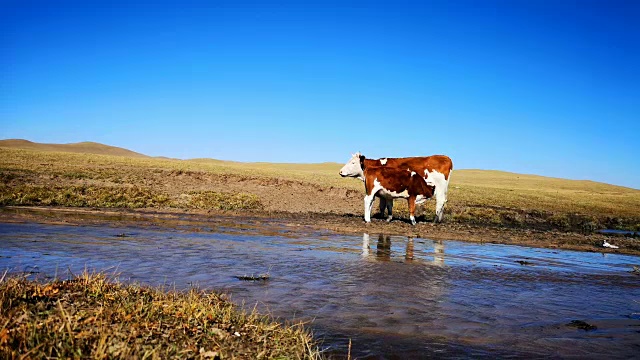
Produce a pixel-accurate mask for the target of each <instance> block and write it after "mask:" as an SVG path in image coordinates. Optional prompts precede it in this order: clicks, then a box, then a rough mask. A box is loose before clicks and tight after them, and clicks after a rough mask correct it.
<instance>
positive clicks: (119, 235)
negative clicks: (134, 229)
mask: <svg viewBox="0 0 640 360" xmlns="http://www.w3.org/2000/svg"><path fill="white" fill-rule="evenodd" d="M127 236H128V235H127V234H125V233H120V234H116V237H127Z"/></svg>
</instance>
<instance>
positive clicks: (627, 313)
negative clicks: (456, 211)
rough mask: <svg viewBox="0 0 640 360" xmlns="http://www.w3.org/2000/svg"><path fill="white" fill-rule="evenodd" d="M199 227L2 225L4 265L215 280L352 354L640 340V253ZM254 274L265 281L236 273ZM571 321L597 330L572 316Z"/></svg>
mask: <svg viewBox="0 0 640 360" xmlns="http://www.w3.org/2000/svg"><path fill="white" fill-rule="evenodd" d="M198 229H199V230H198V231H194V229H193V228H192V227H190V226H189V224H188V223H185V224H184V225H182V226H181V227H180V228H179V229H175V228H174V229H162V228H153V229H149V228H147V229H142V228H136V227H125V228H114V227H92V226H81V227H73V226H61V225H38V224H0V250H1V255H0V266H1V267H2V268H8V269H10V270H12V271H25V270H28V269H34V268H37V269H38V270H39V271H42V272H43V273H48V274H53V273H56V272H57V273H58V274H62V273H64V272H65V271H66V269H71V271H73V272H74V273H78V272H81V271H82V270H83V269H84V268H85V267H86V268H89V269H96V270H104V269H112V270H113V271H114V272H115V271H117V272H118V273H120V277H121V278H122V279H131V280H134V281H138V282H142V283H147V284H152V285H159V284H174V285H175V286H176V287H177V288H188V287H190V286H193V285H197V286H199V287H201V288H206V289H217V290H222V291H225V292H228V293H230V295H231V299H232V300H233V301H235V302H237V303H238V304H243V303H244V304H245V305H246V306H247V307H249V308H251V307H253V305H254V304H257V307H258V309H260V310H262V311H265V312H268V313H270V314H272V315H274V316H277V317H281V318H286V319H290V320H292V319H296V320H303V321H310V324H311V326H312V327H313V328H314V331H315V333H316V334H317V335H318V336H320V337H322V338H323V339H325V345H326V346H329V347H330V348H331V351H334V352H337V353H341V354H344V353H345V352H346V349H347V347H348V343H349V340H351V341H352V354H353V355H355V356H359V357H372V358H385V357H386V358H389V357H392V356H394V355H397V354H403V355H405V356H407V357H412V356H415V357H421V356H424V355H425V354H427V355H429V356H437V357H457V356H463V357H484V356H487V357H495V356H512V355H515V356H518V355H522V356H531V355H535V356H554V357H564V356H573V355H577V356H585V357H592V358H595V357H600V356H608V357H628V356H632V355H635V354H637V351H638V350H639V349H638V341H637V339H638V336H639V334H640V333H639V332H638V331H639V330H638V329H640V320H639V319H638V317H637V316H636V317H634V315H633V314H637V313H640V304H639V303H638V301H640V277H638V276H637V275H633V274H631V273H629V270H630V269H631V268H632V266H634V265H635V266H640V260H639V258H638V257H634V256H625V255H616V254H606V255H602V254H598V253H583V252H575V251H559V250H547V249H534V248H526V247H520V246H507V245H494V244H475V243H464V242H456V241H432V240H429V239H412V238H406V237H395V236H386V235H378V234H371V235H369V234H364V235H363V236H362V237H356V236H345V235H332V234H330V233H327V232H317V233H314V232H313V231H309V230H305V231H303V232H300V233H296V232H294V231H291V229H288V228H286V227H285V226H284V225H283V224H281V223H278V222H277V221H271V222H268V223H267V224H264V225H263V226H262V227H261V224H259V223H256V222H252V223H251V224H250V225H249V226H246V227H243V225H242V223H236V224H229V226H226V227H225V228H224V229H222V230H221V231H212V229H210V228H206V227H202V226H201V225H199V227H198ZM202 229H204V230H202ZM118 234H126V236H117V235H118ZM523 264H524V265H523ZM110 271H111V270H110ZM257 274H269V280H267V281H241V280H239V279H238V277H239V276H240V277H241V276H247V275H257ZM573 320H581V321H585V322H587V323H589V324H594V326H596V327H597V330H595V331H584V330H580V329H577V328H575V327H570V326H566V324H568V323H570V322H571V321H573ZM576 349H579V350H576Z"/></svg>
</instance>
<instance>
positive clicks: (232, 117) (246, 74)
mask: <svg viewBox="0 0 640 360" xmlns="http://www.w3.org/2000/svg"><path fill="white" fill-rule="evenodd" d="M639 24H640V1H634V0H629V1H606V0H602V1H589V0H573V1H565V0H514V1H510V0H503V1H481V0H474V1H455V0H451V1H446V0H442V1H415V2H413V1H410V2H405V1H388V2H386V1H359V2H348V1H335V2H332V1H292V2H288V1H276V2H269V1H253V2H244V1H228V2H227V1H220V2H217V1H148V2H136V1H91V0H84V1H29V0H10V1H7V0H0V138H3V139H4V138H24V139H28V140H31V141H37V142H46V143H69V142H79V141H96V142H101V143H105V144H109V145H114V146H120V147H125V148H128V149H131V150H134V151H138V152H141V153H144V154H148V155H153V156H161V155H162V156H169V157H177V158H198V157H207V158H218V159H225V160H237V161H268V162H324V161H334V162H339V163H343V162H346V161H347V160H348V158H349V156H350V153H352V152H355V151H361V152H363V153H364V154H365V155H367V156H368V157H372V158H375V157H385V156H394V157H399V156H414V155H429V154H447V155H449V156H451V158H452V159H453V161H454V167H455V168H458V169H463V168H479V169H497V170H506V171H512V172H518V173H528V174H539V175H545V176H555V177H563V178H570V179H589V180H595V181H601V182H607V183H612V184H618V185H623V186H629V187H634V188H640V166H638V165H640V160H639V158H640V145H639V144H640V25H639Z"/></svg>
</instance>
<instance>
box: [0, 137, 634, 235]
mask: <svg viewBox="0 0 640 360" xmlns="http://www.w3.org/2000/svg"><path fill="white" fill-rule="evenodd" d="M98 151H99V149H98V150H96V151H95V152H98ZM340 167H341V164H337V163H322V164H273V163H238V162H229V161H219V160H211V159H194V160H174V159H161V158H151V157H134V156H112V155H100V154H85V153H69V152H55V151H41V150H29V149H15V148H6V147H5V148H3V147H0V180H1V185H0V205H45V206H46V205H56V206H74V207H109V208H159V209H160V208H162V209H172V208H175V209H220V210H252V211H265V212H278V211H285V212H294V213H300V212H316V213H334V214H356V215H361V213H362V183H361V182H359V181H357V180H354V179H343V178H340V177H339V176H338V174H337V173H338V170H339V169H340ZM397 203H398V206H397V209H398V214H399V216H406V214H405V213H406V212H407V210H406V206H405V205H404V202H397ZM433 207H434V206H433V204H431V205H430V206H428V207H427V208H426V218H427V219H428V218H431V217H432V216H433V211H434V209H433ZM445 214H446V215H445V216H446V221H449V222H454V223H468V224H480V225H492V226H493V225H495V226H509V227H520V228H534V229H543V230H544V229H556V230H564V231H580V232H590V231H593V230H595V229H599V228H618V229H630V230H640V191H639V190H635V189H630V188H625V187H619V186H613V185H608V184H603V183H597V182H592V181H573V180H565V179H556V178H547V177H541V176H535V175H523V174H514V173H507V172H499V171H486V170H455V171H454V173H453V176H452V180H451V183H450V190H449V202H448V204H447V208H446V213H445Z"/></svg>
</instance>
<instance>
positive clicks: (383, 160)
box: [380, 158, 388, 165]
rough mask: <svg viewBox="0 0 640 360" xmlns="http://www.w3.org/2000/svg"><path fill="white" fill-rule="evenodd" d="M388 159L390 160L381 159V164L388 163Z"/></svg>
mask: <svg viewBox="0 0 640 360" xmlns="http://www.w3.org/2000/svg"><path fill="white" fill-rule="evenodd" d="M387 161H388V160H387V158H384V159H380V164H382V165H387Z"/></svg>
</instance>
